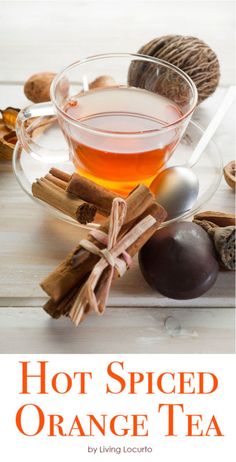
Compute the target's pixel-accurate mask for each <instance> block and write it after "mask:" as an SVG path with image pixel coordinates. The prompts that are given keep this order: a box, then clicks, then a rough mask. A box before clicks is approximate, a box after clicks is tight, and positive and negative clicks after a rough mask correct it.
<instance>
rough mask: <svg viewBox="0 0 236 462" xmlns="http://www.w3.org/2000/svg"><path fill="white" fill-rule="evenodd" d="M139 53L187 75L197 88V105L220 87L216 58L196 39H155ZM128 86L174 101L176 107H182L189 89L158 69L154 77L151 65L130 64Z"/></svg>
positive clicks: (176, 36) (164, 70) (218, 67)
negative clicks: (172, 66)
mask: <svg viewBox="0 0 236 462" xmlns="http://www.w3.org/2000/svg"><path fill="white" fill-rule="evenodd" d="M138 53H140V54H143V55H148V56H153V57H155V58H159V59H163V60H164V61H167V62H169V63H171V64H174V65H175V66H177V67H178V68H180V69H181V70H183V71H184V72H186V74H188V75H189V77H191V79H192V80H193V81H194V83H195V85H196V87H197V90H198V104H199V103H201V102H202V101H204V99H206V98H207V97H208V96H210V95H211V94H212V93H214V91H215V89H216V87H217V85H218V83H219V79H220V65H219V61H218V58H217V56H216V54H215V52H214V51H213V50H212V49H211V48H210V47H209V46H208V45H207V44H206V43H204V42H203V41H202V40H199V39H198V38H196V37H183V36H182V35H166V36H164V37H157V38H155V39H154V40H151V41H150V42H148V43H147V44H145V45H144V46H142V47H141V48H140V49H139V51H138ZM129 84H130V85H133V86H136V87H140V88H145V89H147V90H151V91H157V92H159V93H160V94H162V95H164V96H167V97H169V98H174V100H175V101H176V102H177V103H183V104H184V102H186V101H187V98H188V96H189V88H188V86H187V85H186V86H184V85H183V80H182V79H181V81H180V78H179V77H178V75H176V74H175V73H174V72H173V71H171V70H168V69H161V68H160V70H159V72H158V73H157V72H156V66H155V65H153V64H151V63H145V62H138V61H133V62H132V64H131V66H130V69H129ZM179 84H181V85H179ZM180 87H181V88H180ZM176 92H177V94H176ZM174 95H175V97H174Z"/></svg>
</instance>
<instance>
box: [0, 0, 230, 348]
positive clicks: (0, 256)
mask: <svg viewBox="0 0 236 462" xmlns="http://www.w3.org/2000/svg"><path fill="white" fill-rule="evenodd" d="M0 6H1V8H0V19H1V29H0V47H1V48H0V50H1V51H0V56H1V69H0V107H1V108H4V107H5V106H10V105H11V106H19V107H23V106H25V105H27V104H28V102H27V100H26V99H25V97H24V95H23V90H22V82H23V81H24V80H25V79H26V78H27V77H28V76H29V75H30V74H32V73H34V72H37V71H42V70H47V69H48V70H50V69H51V70H55V71H57V70H59V69H60V68H62V67H64V65H66V64H68V63H70V62H72V61H74V60H76V59H78V58H81V57H84V56H86V55H91V54H94V53H98V52H106V51H120V50H124V51H137V49H138V48H139V47H140V45H142V44H143V43H145V42H146V41H148V40H149V39H151V38H153V37H155V36H157V35H162V34H166V33H180V34H184V35H190V34H191V35H195V36H199V37H200V38H202V39H203V40H205V41H206V42H208V43H209V45H211V46H212V47H213V48H214V49H215V50H216V52H217V53H218V56H219V59H220V62H221V68H222V79H221V88H219V89H218V90H217V92H216V93H215V95H214V96H213V97H211V98H209V99H208V100H207V101H206V102H205V103H203V104H202V105H201V107H199V108H198V109H197V111H196V113H195V115H194V118H195V120H197V121H198V122H199V123H200V124H201V125H202V126H206V125H207V123H208V121H209V120H210V118H211V117H212V115H213V114H214V111H215V109H216V107H217V106H218V104H219V101H220V100H221V98H222V97H223V95H224V92H225V89H226V87H227V86H228V85H230V84H232V83H233V79H234V68H233V56H234V54H233V50H232V47H233V43H234V32H233V27H234V24H233V16H234V15H233V2H227V1H215V2H213V1H205V2H204V6H203V2H198V1H188V2H184V1H160V2H159V1H154V0H153V1H152V0H146V1H144V0H143V1H135V2H134V1H132V0H130V1H125V0H120V1H119V2H118V1H114V2H110V1H108V0H101V1H100V2H99V6H98V3H97V2H95V1H92V0H87V2H83V1H77V2H70V1H66V2H56V3H55V2H40V5H39V6H37V7H35V2H26V1H25V2H24V1H17V2H12V1H7V2H3V1H2V2H0ZM202 8H204V14H202ZM212 8H213V9H214V12H212ZM213 13H214V14H213ZM219 31H221V32H222V33H220V34H219ZM3 44H4V46H3ZM215 141H216V144H217V145H218V147H219V149H220V150H221V153H222V155H223V158H224V162H225V163H227V162H228V161H229V160H231V159H233V157H234V149H235V139H234V111H233V108H232V110H231V111H230V112H229V113H228V115H227V117H226V119H225V120H224V122H223V123H222V125H221V127H220V129H219V131H218V132H217V135H216V137H215ZM233 207H234V195H233V193H232V192H231V190H229V188H228V187H227V185H226V184H225V182H224V180H222V182H221V185H220V187H219V189H218V191H217V193H216V194H215V196H214V198H213V199H212V200H211V201H210V202H209V203H208V204H207V206H206V208H205V209H209V210H210V209H211V210H224V211H228V212H232V211H233ZM0 223H1V226H0V353H95V352H96V353H232V352H234V275H233V274H232V273H228V272H227V273H220V274H219V277H218V280H217V282H216V284H215V286H214V287H213V288H212V289H211V290H210V291H209V292H208V293H207V294H205V295H204V296H202V297H200V298H198V299H195V300H192V301H189V302H188V301H185V302H176V301H174V300H170V299H167V298H164V297H161V296H160V295H158V294H157V293H155V292H153V291H152V290H151V289H150V288H149V287H148V286H147V284H146V283H145V281H144V280H143V278H142V276H141V274H140V272H139V269H138V265H137V262H136V265H135V268H134V269H133V270H132V271H130V272H128V273H127V275H126V276H125V277H124V278H122V279H121V280H119V281H117V282H116V283H115V284H114V286H113V289H112V292H111V296H110V299H109V304H108V305H109V306H108V308H107V312H106V314H105V316H103V317H102V318H97V317H95V316H91V317H89V318H87V319H86V321H85V322H84V323H83V324H82V325H81V327H80V328H79V329H75V328H74V327H73V326H72V325H71V324H70V322H69V321H68V320H67V319H61V320H59V321H55V320H52V319H50V318H49V317H48V316H47V315H46V313H44V311H43V310H42V308H41V307H42V305H43V303H44V302H45V300H46V298H45V295H44V293H43V292H42V291H41V289H40V287H39V281H40V280H41V279H42V278H43V277H44V276H45V275H46V274H47V273H48V272H49V271H50V270H51V269H52V268H54V267H55V266H56V265H57V264H58V262H59V261H60V260H61V259H63V258H64V256H65V255H66V254H67V252H68V251H70V250H71V249H72V248H73V247H74V245H75V244H76V243H77V241H78V229H75V227H73V226H72V225H69V224H62V223H60V222H58V221H57V220H56V219H54V218H52V217H50V216H49V215H47V214H46V213H45V212H44V211H43V210H41V208H40V207H37V206H35V204H34V203H33V202H32V201H31V200H30V199H29V198H28V197H27V196H26V195H25V194H24V193H23V191H21V189H20V187H19V186H18V184H17V182H16V180H15V178H14V176H13V173H12V169H11V165H10V163H7V162H5V163H4V162H1V163H0Z"/></svg>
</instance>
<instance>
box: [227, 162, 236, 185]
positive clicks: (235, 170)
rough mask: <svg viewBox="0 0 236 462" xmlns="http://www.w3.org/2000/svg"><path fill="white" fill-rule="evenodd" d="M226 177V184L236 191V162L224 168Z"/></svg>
mask: <svg viewBox="0 0 236 462" xmlns="http://www.w3.org/2000/svg"><path fill="white" fill-rule="evenodd" d="M224 177H225V181H226V183H227V184H228V185H229V186H230V188H232V189H233V191H236V162H235V160H232V161H231V162H229V163H228V164H227V165H226V166H225V167H224Z"/></svg>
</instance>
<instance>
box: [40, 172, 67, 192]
mask: <svg viewBox="0 0 236 462" xmlns="http://www.w3.org/2000/svg"><path fill="white" fill-rule="evenodd" d="M44 178H46V180H48V181H51V183H53V184H55V185H56V186H59V188H61V189H64V191H65V190H66V188H67V185H68V183H67V181H63V180H60V178H57V177H56V176H53V175H51V173H47V175H45V177H44Z"/></svg>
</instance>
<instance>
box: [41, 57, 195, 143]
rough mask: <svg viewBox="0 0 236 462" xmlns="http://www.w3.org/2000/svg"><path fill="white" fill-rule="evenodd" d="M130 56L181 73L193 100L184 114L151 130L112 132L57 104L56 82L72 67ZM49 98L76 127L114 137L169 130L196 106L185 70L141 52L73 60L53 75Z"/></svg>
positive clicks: (192, 84)
mask: <svg viewBox="0 0 236 462" xmlns="http://www.w3.org/2000/svg"><path fill="white" fill-rule="evenodd" d="M131 57H132V58H139V59H140V61H141V60H143V61H147V62H152V63H154V64H159V65H162V66H164V67H167V68H170V69H172V70H173V71H175V72H176V73H177V74H179V75H181V77H182V78H183V79H184V80H185V81H186V82H187V83H188V85H189V86H190V88H191V90H192V93H193V102H192V104H191V107H190V109H189V110H188V111H187V112H186V114H184V115H183V116H182V117H180V118H179V119H178V120H176V121H175V122H171V123H170V124H167V125H165V126H164V127H162V128H155V129H151V130H142V131H137V132H114V131H112V130H103V129H100V128H95V127H91V126H89V125H88V124H86V123H84V122H81V121H79V120H76V119H74V118H73V117H71V116H69V115H68V114H67V113H66V112H65V111H64V110H63V109H62V108H61V107H60V106H59V104H58V103H57V101H56V97H55V88H56V85H57V84H58V82H59V81H60V80H61V79H62V78H63V76H64V75H65V74H66V73H67V72H69V71H71V70H72V69H74V68H76V67H78V66H80V65H83V64H86V63H89V62H92V61H97V60H100V59H106V58H131ZM50 98H51V101H52V103H53V104H54V106H55V108H56V110H57V111H58V112H59V113H60V115H61V116H62V117H63V118H64V119H66V120H67V121H68V122H69V123H72V124H73V125H76V126H77V127H80V128H82V129H84V130H87V131H90V132H92V133H96V134H100V135H102V134H104V135H105V136H107V135H108V134H109V135H111V136H114V137H117V136H118V137H120V136H124V137H129V136H142V137H143V136H145V135H152V134H157V133H163V132H166V131H169V130H171V129H173V128H175V127H178V125H180V124H182V123H183V122H184V120H185V119H187V118H188V117H189V116H190V115H191V114H192V113H193V111H194V109H195V108H196V106H197V101H198V91H197V88H196V85H195V83H194V82H193V80H192V79H191V77H189V76H188V74H186V72H184V71H182V69H179V68H178V67H177V66H175V65H174V64H171V63H168V62H167V61H164V60H163V59H159V58H155V57H152V56H148V55H143V54H139V53H103V54H96V55H92V56H88V57H87V58H84V59H82V60H80V61H75V62H74V63H72V64H70V65H69V66H67V67H65V68H64V69H62V70H61V71H60V72H59V73H58V74H57V75H56V76H55V77H54V79H53V81H52V84H51V87H50Z"/></svg>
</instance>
